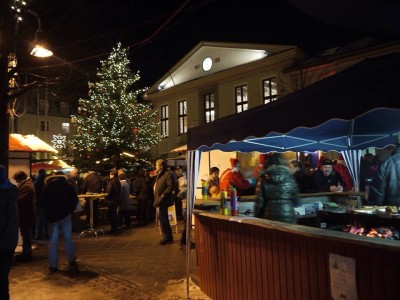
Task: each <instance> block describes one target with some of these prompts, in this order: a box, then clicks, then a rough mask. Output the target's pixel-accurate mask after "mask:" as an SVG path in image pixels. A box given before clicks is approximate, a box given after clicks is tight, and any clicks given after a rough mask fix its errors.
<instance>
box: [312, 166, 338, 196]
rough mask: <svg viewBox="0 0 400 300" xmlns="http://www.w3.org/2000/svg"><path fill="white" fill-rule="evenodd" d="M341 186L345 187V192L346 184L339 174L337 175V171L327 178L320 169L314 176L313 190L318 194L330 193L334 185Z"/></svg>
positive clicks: (333, 171)
mask: <svg viewBox="0 0 400 300" xmlns="http://www.w3.org/2000/svg"><path fill="white" fill-rule="evenodd" d="M338 183H340V185H341V186H342V187H343V190H344V191H345V190H346V184H345V183H344V181H343V179H342V177H341V176H340V175H339V173H336V172H335V170H332V172H331V174H329V176H325V175H324V173H323V172H322V171H321V170H320V169H318V170H317V171H315V172H314V174H313V175H312V188H313V189H314V190H316V191H318V192H330V191H331V190H330V187H331V186H332V185H336V186H337V185H338Z"/></svg>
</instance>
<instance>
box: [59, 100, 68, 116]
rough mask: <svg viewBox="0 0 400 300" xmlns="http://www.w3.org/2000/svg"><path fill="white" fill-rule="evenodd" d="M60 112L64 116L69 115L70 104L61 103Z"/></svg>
mask: <svg viewBox="0 0 400 300" xmlns="http://www.w3.org/2000/svg"><path fill="white" fill-rule="evenodd" d="M60 112H61V114H63V115H69V103H67V102H60Z"/></svg>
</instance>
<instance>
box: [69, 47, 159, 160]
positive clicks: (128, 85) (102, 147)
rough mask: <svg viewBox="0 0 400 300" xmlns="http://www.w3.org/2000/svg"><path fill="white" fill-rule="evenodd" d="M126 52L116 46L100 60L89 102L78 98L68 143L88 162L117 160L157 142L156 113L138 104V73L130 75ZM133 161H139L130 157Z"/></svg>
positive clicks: (90, 85) (139, 91)
mask: <svg viewBox="0 0 400 300" xmlns="http://www.w3.org/2000/svg"><path fill="white" fill-rule="evenodd" d="M127 51H128V49H127V48H126V49H125V48H122V47H121V44H118V45H117V47H116V48H114V49H113V51H112V53H111V54H110V56H109V57H108V59H106V60H104V61H101V67H100V68H99V69H98V70H97V79H96V81H95V82H89V83H88V84H89V99H79V109H78V114H77V115H75V116H73V117H74V118H75V119H76V124H78V125H79V128H78V131H77V134H76V135H75V136H74V137H73V139H72V140H71V141H70V142H71V144H72V146H73V147H74V148H76V150H77V151H78V152H79V153H80V154H83V156H82V157H86V158H87V157H88V156H90V157H89V161H91V162H93V163H94V162H96V161H103V159H104V158H110V159H111V158H120V157H121V154H122V153H123V152H128V153H138V152H142V153H143V149H150V148H151V147H152V146H154V145H156V144H158V143H159V141H160V140H161V135H160V134H159V133H158V132H157V128H158V125H159V124H158V122H157V111H156V110H153V109H152V108H151V107H150V105H148V104H143V103H140V102H138V100H137V99H138V97H139V96H140V95H141V94H143V93H144V92H145V91H146V89H134V88H132V87H134V86H135V82H137V81H138V80H140V76H139V71H137V72H132V71H131V70H130V68H129V65H130V61H129V60H128V58H127ZM131 159H132V160H137V159H139V158H137V157H135V158H131Z"/></svg>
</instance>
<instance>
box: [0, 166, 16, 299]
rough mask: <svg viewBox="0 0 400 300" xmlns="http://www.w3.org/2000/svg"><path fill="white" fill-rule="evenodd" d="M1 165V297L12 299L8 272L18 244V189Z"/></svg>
mask: <svg viewBox="0 0 400 300" xmlns="http://www.w3.org/2000/svg"><path fill="white" fill-rule="evenodd" d="M6 174H7V171H6V168H5V167H4V166H3V165H0V299H5V300H8V299H10V294H9V282H8V273H9V272H10V269H11V265H12V262H13V256H14V251H15V248H16V247H17V244H18V213H17V197H18V189H17V187H16V186H15V185H14V184H12V183H11V182H10V181H9V180H8V178H7V175H6Z"/></svg>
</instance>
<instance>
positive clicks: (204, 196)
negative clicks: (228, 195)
mask: <svg viewBox="0 0 400 300" xmlns="http://www.w3.org/2000/svg"><path fill="white" fill-rule="evenodd" d="M201 198H202V199H203V200H207V198H208V191H207V181H205V180H201Z"/></svg>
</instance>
